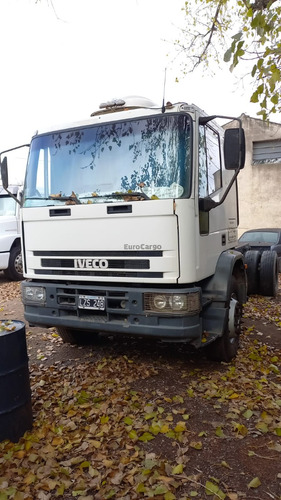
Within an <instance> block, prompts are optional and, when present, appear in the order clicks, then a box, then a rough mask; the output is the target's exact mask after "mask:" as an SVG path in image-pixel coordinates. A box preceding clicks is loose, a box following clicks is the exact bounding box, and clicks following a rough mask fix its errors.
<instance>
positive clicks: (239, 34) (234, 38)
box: [232, 31, 243, 42]
mask: <svg viewBox="0 0 281 500" xmlns="http://www.w3.org/2000/svg"><path fill="white" fill-rule="evenodd" d="M242 35H243V33H242V31H239V33H236V35H233V37H232V38H233V40H236V41H237V42H238V40H240V39H241V38H242Z"/></svg>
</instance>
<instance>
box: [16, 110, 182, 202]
mask: <svg viewBox="0 0 281 500" xmlns="http://www.w3.org/2000/svg"><path fill="white" fill-rule="evenodd" d="M189 192H190V121H189V117H188V116H186V115H161V116H155V117H150V118H143V119H137V120H131V121H123V122H115V123H110V124H104V125H99V126H97V125H96V126H92V127H87V128H83V129H82V128H80V129H73V130H67V131H61V132H57V133H52V134H48V135H42V136H38V137H35V138H34V139H33V141H32V144H31V149H30V155H29V161H28V166H27V175H26V183H25V199H24V206H44V205H54V204H59V203H61V202H64V203H65V202H67V197H69V198H70V199H71V200H73V202H75V203H77V202H79V203H98V202H99V203H104V202H110V201H112V202H113V201H116V198H120V199H118V201H120V200H122V194H123V195H124V194H125V195H127V196H124V197H123V199H124V201H128V195H130V194H131V198H132V201H134V200H138V199H147V198H149V199H160V198H179V197H182V196H183V197H188V196H189ZM138 193H143V195H144V196H143V197H138V196H137V194H138ZM60 198H61V199H60Z"/></svg>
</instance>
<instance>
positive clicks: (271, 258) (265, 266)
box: [260, 250, 278, 297]
mask: <svg viewBox="0 0 281 500" xmlns="http://www.w3.org/2000/svg"><path fill="white" fill-rule="evenodd" d="M260 293H261V295H266V296H268V297H276V295H277V293H278V262H277V253H276V252H271V251H270V250H266V251H265V252H263V253H262V256H261V265H260Z"/></svg>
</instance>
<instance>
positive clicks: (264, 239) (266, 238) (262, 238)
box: [239, 231, 278, 244]
mask: <svg viewBox="0 0 281 500" xmlns="http://www.w3.org/2000/svg"><path fill="white" fill-rule="evenodd" d="M239 241H247V242H250V241H252V242H255V243H272V244H274V243H277V241H278V233H276V232H273V231H255V232H248V233H244V234H242V236H241V238H240V239H239Z"/></svg>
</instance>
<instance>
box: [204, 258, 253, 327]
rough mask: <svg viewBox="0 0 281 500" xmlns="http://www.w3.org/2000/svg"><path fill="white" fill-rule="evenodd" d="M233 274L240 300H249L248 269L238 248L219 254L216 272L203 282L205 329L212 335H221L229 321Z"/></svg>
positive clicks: (242, 301) (243, 301) (242, 302)
mask: <svg viewBox="0 0 281 500" xmlns="http://www.w3.org/2000/svg"><path fill="white" fill-rule="evenodd" d="M232 276H235V278H236V281H237V285H238V300H239V302H240V303H241V304H244V303H245V302H246V301H247V287H246V283H247V281H246V270H245V267H244V257H243V255H242V254H241V253H240V252H237V250H227V251H225V252H223V253H221V255H220V256H219V259H218V262H217V265H216V270H215V274H214V275H213V276H211V278H209V279H208V280H206V281H204V283H203V284H202V296H203V309H204V314H203V315H202V319H203V331H205V332H208V333H209V334H210V336H211V337H217V336H221V335H222V332H224V331H225V328H226V326H227V322H228V309H229V301H230V298H231V297H230V295H231V291H230V290H231V282H232Z"/></svg>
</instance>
